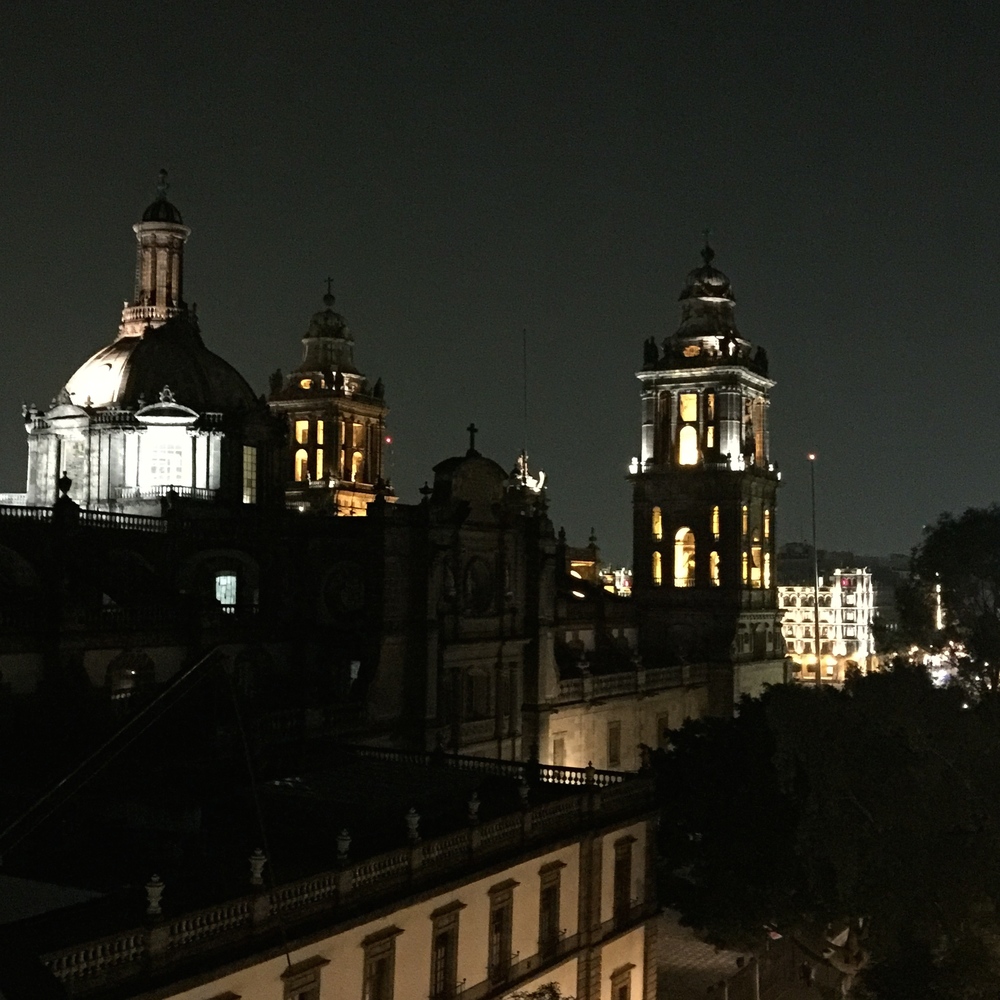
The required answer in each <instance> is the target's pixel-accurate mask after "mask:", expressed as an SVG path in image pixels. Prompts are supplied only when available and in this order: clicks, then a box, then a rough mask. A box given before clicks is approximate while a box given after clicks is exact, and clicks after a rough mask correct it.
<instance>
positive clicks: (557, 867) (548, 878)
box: [538, 861, 566, 960]
mask: <svg viewBox="0 0 1000 1000" xmlns="http://www.w3.org/2000/svg"><path fill="white" fill-rule="evenodd" d="M565 867H566V865H565V863H564V862H562V861H552V862H550V863H549V864H547V865H542V867H541V868H540V869H539V872H538V874H539V876H540V879H541V891H540V894H539V898H538V955H539V957H540V958H541V959H542V960H545V959H549V958H554V957H555V955H556V954H557V953H558V951H559V942H560V941H561V940H562V928H561V927H560V926H559V924H560V917H559V902H560V895H561V891H562V884H561V882H562V870H563V868H565Z"/></svg>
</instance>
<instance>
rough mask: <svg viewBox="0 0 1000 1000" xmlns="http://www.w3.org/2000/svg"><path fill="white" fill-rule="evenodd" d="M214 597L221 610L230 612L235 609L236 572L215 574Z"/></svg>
mask: <svg viewBox="0 0 1000 1000" xmlns="http://www.w3.org/2000/svg"><path fill="white" fill-rule="evenodd" d="M215 599H216V600H217V601H218V602H219V603H220V604H221V605H222V610H223V611H226V612H229V613H230V614H232V613H233V612H234V611H235V610H236V574H235V573H216V574H215Z"/></svg>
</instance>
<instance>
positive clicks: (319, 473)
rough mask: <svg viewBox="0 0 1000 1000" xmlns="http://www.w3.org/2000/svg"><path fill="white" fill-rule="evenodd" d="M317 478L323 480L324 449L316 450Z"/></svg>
mask: <svg viewBox="0 0 1000 1000" xmlns="http://www.w3.org/2000/svg"><path fill="white" fill-rule="evenodd" d="M316 478H317V479H322V478H323V449H322V448H317V449H316Z"/></svg>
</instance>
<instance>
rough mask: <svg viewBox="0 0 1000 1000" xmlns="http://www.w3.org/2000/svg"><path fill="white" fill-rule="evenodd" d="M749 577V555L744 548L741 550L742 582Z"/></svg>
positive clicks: (745, 581) (746, 580)
mask: <svg viewBox="0 0 1000 1000" xmlns="http://www.w3.org/2000/svg"><path fill="white" fill-rule="evenodd" d="M749 579H750V555H749V553H748V552H747V551H746V550H745V549H744V550H743V582H744V583H747V582H748V581H749Z"/></svg>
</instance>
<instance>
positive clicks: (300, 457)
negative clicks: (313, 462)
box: [295, 448, 309, 483]
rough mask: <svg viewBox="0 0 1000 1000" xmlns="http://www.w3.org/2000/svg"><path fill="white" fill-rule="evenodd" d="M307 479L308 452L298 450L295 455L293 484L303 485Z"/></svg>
mask: <svg viewBox="0 0 1000 1000" xmlns="http://www.w3.org/2000/svg"><path fill="white" fill-rule="evenodd" d="M308 478H309V452H307V451H306V450H305V448H299V450H298V451H297V452H296V453H295V482H297V483H304V482H305V481H306V480H307V479H308Z"/></svg>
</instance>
